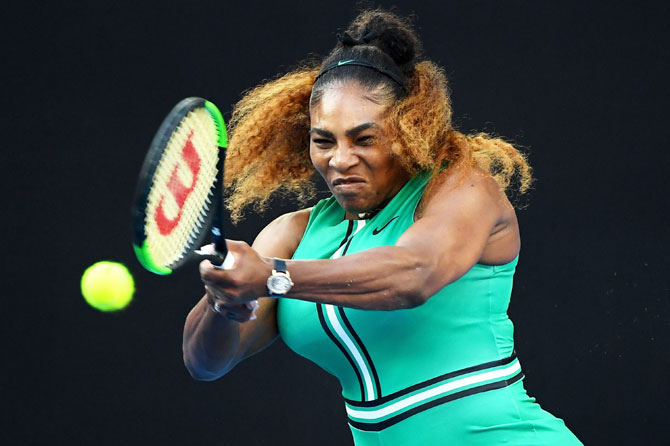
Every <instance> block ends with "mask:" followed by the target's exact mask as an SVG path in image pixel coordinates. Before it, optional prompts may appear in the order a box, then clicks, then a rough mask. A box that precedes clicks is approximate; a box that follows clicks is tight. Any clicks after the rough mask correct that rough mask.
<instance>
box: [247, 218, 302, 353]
mask: <svg viewBox="0 0 670 446" xmlns="http://www.w3.org/2000/svg"><path fill="white" fill-rule="evenodd" d="M310 210H311V209H303V210H300V211H296V212H291V213H289V214H284V215H282V216H280V217H278V218H277V219H275V220H274V221H272V222H271V223H270V224H268V225H267V226H266V227H265V228H264V229H263V230H262V231H261V232H260V233H259V234H258V236H256V239H255V240H254V243H253V244H252V248H253V249H254V250H256V251H257V252H258V253H259V254H260V255H262V256H265V257H280V258H291V257H292V256H293V253H294V252H295V250H296V248H297V247H298V244H299V243H300V240H301V239H302V235H303V234H304V232H305V228H306V227H307V222H308V221H309V214H310ZM258 304H259V307H258V310H256V320H253V321H249V322H247V323H245V324H242V325H241V326H240V338H241V339H245V340H246V341H247V349H246V353H245V355H244V357H249V356H251V355H253V354H255V353H257V352H258V351H260V350H262V349H264V348H265V347H267V346H268V345H269V344H270V343H272V341H273V340H274V339H275V338H276V337H277V336H278V335H279V329H278V327H277V316H276V312H277V299H271V298H265V297H262V298H260V299H258Z"/></svg>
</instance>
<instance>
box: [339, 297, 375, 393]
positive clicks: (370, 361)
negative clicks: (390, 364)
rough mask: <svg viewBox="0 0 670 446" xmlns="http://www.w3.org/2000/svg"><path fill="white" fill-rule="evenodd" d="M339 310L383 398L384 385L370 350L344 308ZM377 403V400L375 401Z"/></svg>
mask: <svg viewBox="0 0 670 446" xmlns="http://www.w3.org/2000/svg"><path fill="white" fill-rule="evenodd" d="M337 309H338V310H339V312H340V316H341V317H342V320H343V321H344V325H346V326H347V329H348V330H349V333H351V335H352V336H353V337H354V340H355V341H356V343H357V344H358V347H359V348H360V349H361V351H362V352H363V356H365V360H366V361H367V362H368V365H369V366H370V372H371V373H372V379H373V380H374V382H375V389H376V391H377V398H381V396H382V385H381V383H380V382H379V375H377V369H376V368H375V365H374V363H373V362H372V358H371V357H370V353H368V349H367V348H365V345H364V344H363V341H361V338H360V337H359V336H358V333H356V331H355V330H354V327H353V326H352V325H351V322H350V321H349V318H347V315H346V314H345V313H344V308H342V307H337ZM361 400H363V395H361ZM375 401H377V400H375Z"/></svg>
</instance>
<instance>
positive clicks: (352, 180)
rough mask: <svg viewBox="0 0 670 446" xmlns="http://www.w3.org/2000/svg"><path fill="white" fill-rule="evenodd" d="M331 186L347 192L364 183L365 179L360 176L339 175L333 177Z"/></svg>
mask: <svg viewBox="0 0 670 446" xmlns="http://www.w3.org/2000/svg"><path fill="white" fill-rule="evenodd" d="M331 184H332V185H333V188H334V189H336V190H337V191H338V192H349V191H354V190H356V189H359V188H360V187H362V186H363V185H364V184H365V180H364V179H363V178H361V177H353V176H352V177H340V178H335V179H334V180H333V181H332V183H331Z"/></svg>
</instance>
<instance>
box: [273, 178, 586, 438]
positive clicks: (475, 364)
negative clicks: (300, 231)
mask: <svg viewBox="0 0 670 446" xmlns="http://www.w3.org/2000/svg"><path fill="white" fill-rule="evenodd" d="M428 178H429V177H428V176H427V175H424V174H422V175H418V176H416V177H414V178H412V179H411V180H409V181H408V182H407V184H406V185H405V186H404V187H403V188H402V189H401V190H400V191H399V192H398V194H397V195H396V196H395V197H394V198H393V199H392V200H391V201H390V202H389V204H388V205H386V206H385V207H384V209H382V210H381V211H379V212H378V213H377V214H376V215H375V216H373V217H372V218H370V219H368V220H347V219H345V211H344V209H342V207H340V205H339V204H338V203H337V201H336V200H335V199H334V198H332V197H331V198H329V199H326V200H321V201H320V202H319V203H318V204H317V205H316V206H315V207H314V208H313V209H312V212H311V215H310V218H309V223H308V224H307V228H306V230H305V234H304V236H303V238H302V241H301V242H300V245H299V246H298V249H297V250H296V252H295V254H294V256H293V258H294V259H328V258H338V257H340V256H344V255H348V254H353V253H356V252H360V251H363V250H366V249H369V248H374V247H377V246H386V245H394V244H395V243H396V241H397V240H398V238H399V237H400V235H401V234H402V233H403V232H404V231H405V230H407V228H409V226H410V225H411V224H412V223H413V218H414V211H415V209H416V206H417V203H418V202H419V200H420V198H421V195H422V194H423V191H424V189H425V186H426V183H427V181H428ZM517 260H518V259H515V260H514V261H512V262H510V263H508V264H506V265H500V266H487V265H480V264H477V265H475V266H473V267H472V269H471V270H470V271H468V272H467V273H466V274H465V275H464V276H463V277H461V278H460V279H459V280H457V281H455V282H453V283H451V284H449V285H447V286H446V287H444V288H443V289H441V290H440V291H439V292H438V293H436V294H435V295H434V296H432V297H431V298H430V299H429V300H428V302H426V303H425V304H423V305H421V306H420V307H417V308H412V309H408V310H395V311H367V310H356V309H351V308H343V307H339V306H335V305H329V304H315V303H313V302H307V301H301V300H295V299H286V298H283V299H280V300H279V302H278V310H277V311H278V315H277V317H278V324H279V331H280V334H281V336H282V338H283V340H284V342H286V344H287V345H288V346H289V347H290V348H291V349H293V350H294V351H295V352H296V353H298V354H300V355H302V356H304V357H306V358H308V359H310V360H311V361H313V362H315V363H316V364H318V365H319V366H321V367H322V368H323V369H325V370H326V371H327V372H329V373H331V374H333V375H335V376H336V377H337V378H338V379H339V380H340V383H341V385H342V395H343V397H344V403H345V408H346V412H347V415H348V419H349V426H350V428H351V431H352V434H353V438H354V443H355V444H356V446H372V445H383V446H401V445H402V446H409V445H421V446H432V445H436V446H437V445H440V446H443V445H486V446H490V445H502V444H504V445H529V446H531V445H532V446H538V445H579V444H581V443H580V442H579V440H578V439H577V438H576V437H575V436H574V435H573V434H572V433H571V432H570V431H569V430H568V428H567V427H566V426H565V424H564V423H563V421H562V420H561V419H559V418H556V417H554V416H553V415H551V414H549V413H547V412H545V411H544V410H543V409H542V408H540V406H539V404H537V403H536V402H535V399H534V398H531V397H529V396H528V395H527V394H526V391H525V389H524V388H523V382H522V379H523V373H522V370H521V365H520V363H519V359H518V358H517V357H516V354H515V352H514V341H513V330H514V328H513V325H512V322H511V321H510V319H509V317H508V316H507V307H508V305H509V300H510V294H511V292H512V277H513V275H514V270H515V267H516V263H517Z"/></svg>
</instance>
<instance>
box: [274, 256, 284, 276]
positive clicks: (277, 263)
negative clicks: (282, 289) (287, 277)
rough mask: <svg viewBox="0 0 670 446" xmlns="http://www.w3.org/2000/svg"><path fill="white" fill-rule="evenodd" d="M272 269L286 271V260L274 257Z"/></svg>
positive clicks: (280, 271) (279, 271)
mask: <svg viewBox="0 0 670 446" xmlns="http://www.w3.org/2000/svg"><path fill="white" fill-rule="evenodd" d="M274 270H275V271H277V272H278V273H286V262H285V261H284V260H283V259H278V258H276V257H275V258H274Z"/></svg>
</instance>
